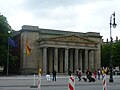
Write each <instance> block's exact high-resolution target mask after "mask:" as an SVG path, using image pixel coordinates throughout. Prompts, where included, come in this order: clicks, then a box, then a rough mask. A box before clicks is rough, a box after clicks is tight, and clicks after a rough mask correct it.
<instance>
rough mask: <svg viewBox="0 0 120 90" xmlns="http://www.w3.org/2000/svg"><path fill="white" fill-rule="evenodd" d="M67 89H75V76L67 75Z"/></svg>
mask: <svg viewBox="0 0 120 90" xmlns="http://www.w3.org/2000/svg"><path fill="white" fill-rule="evenodd" d="M68 90H75V76H70V77H69V82H68Z"/></svg>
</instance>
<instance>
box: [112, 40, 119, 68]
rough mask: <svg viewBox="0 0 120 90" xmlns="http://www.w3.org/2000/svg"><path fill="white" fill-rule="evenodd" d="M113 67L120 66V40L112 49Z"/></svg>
mask: <svg viewBox="0 0 120 90" xmlns="http://www.w3.org/2000/svg"><path fill="white" fill-rule="evenodd" d="M112 52H113V53H112V54H113V66H115V67H116V66H120V40H119V41H116V42H115V43H114V44H113V47H112Z"/></svg>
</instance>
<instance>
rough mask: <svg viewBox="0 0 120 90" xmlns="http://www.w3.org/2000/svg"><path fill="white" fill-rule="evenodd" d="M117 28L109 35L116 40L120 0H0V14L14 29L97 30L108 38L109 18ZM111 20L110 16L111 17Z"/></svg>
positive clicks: (118, 30) (119, 25) (119, 23)
mask: <svg viewBox="0 0 120 90" xmlns="http://www.w3.org/2000/svg"><path fill="white" fill-rule="evenodd" d="M114 12H115V19H116V24H117V27H116V28H115V29H114V28H113V27H112V28H111V29H112V37H113V39H116V36H117V37H118V38H119V39H120V35H119V34H120V16H119V15H120V0H1V1H0V13H1V14H2V15H4V16H5V17H6V18H7V21H8V23H9V25H10V26H11V27H12V29H14V30H15V31H18V30H20V29H21V27H22V26H23V25H32V26H39V28H45V29H55V30H63V31H73V32H83V33H86V32H98V33H100V35H101V36H103V37H102V38H103V39H104V41H106V39H107V38H108V40H109V39H110V24H109V23H110V17H111V16H113V15H112V14H113V13H114ZM112 19H113V17H112Z"/></svg>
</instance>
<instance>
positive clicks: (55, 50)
mask: <svg viewBox="0 0 120 90" xmlns="http://www.w3.org/2000/svg"><path fill="white" fill-rule="evenodd" d="M54 69H55V70H56V71H57V72H58V48H55V49H54Z"/></svg>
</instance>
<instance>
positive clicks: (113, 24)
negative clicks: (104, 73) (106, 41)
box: [109, 12, 117, 82]
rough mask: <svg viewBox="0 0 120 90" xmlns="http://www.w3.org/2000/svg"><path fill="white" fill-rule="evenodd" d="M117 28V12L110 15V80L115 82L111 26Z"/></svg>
mask: <svg viewBox="0 0 120 90" xmlns="http://www.w3.org/2000/svg"><path fill="white" fill-rule="evenodd" d="M112 17H113V23H112ZM112 26H113V28H114V29H115V28H116V26H117V24H116V23H115V12H114V13H113V14H112V15H111V16H110V79H109V82H113V72H112V42H113V39H112V30H111V28H112Z"/></svg>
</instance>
